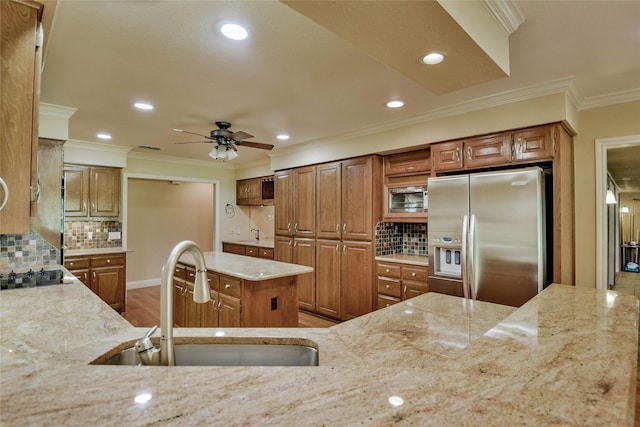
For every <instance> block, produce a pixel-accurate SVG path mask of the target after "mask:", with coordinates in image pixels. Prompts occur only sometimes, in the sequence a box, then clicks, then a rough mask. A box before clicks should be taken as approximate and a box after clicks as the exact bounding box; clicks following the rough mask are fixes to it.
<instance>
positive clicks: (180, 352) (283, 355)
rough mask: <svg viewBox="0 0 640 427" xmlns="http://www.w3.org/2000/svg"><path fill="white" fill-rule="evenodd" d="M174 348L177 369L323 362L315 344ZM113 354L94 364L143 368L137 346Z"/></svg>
mask: <svg viewBox="0 0 640 427" xmlns="http://www.w3.org/2000/svg"><path fill="white" fill-rule="evenodd" d="M304 341H308V340H304ZM174 347H175V354H176V366H318V363H319V354H318V349H317V348H316V347H314V346H313V344H312V343H311V342H308V343H305V344H291V343H289V344H284V343H268V342H267V343H265V342H260V343H179V344H178V343H176V344H175V345H174ZM111 353H112V352H109V353H106V355H103V356H102V357H99V358H98V359H96V360H95V361H93V362H91V364H93V365H122V366H137V365H142V363H141V362H140V358H139V357H138V352H137V351H136V349H135V348H134V347H133V346H130V347H127V348H125V349H124V350H121V351H119V352H116V353H115V354H111ZM105 356H106V358H105Z"/></svg>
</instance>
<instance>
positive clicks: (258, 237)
mask: <svg viewBox="0 0 640 427" xmlns="http://www.w3.org/2000/svg"><path fill="white" fill-rule="evenodd" d="M251 231H255V232H256V240H260V230H258V229H257V228H252V229H251V230H249V232H251Z"/></svg>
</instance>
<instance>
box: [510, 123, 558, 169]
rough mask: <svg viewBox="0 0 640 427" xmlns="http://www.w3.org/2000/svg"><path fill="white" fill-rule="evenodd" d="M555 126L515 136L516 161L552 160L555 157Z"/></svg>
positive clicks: (521, 132)
mask: <svg viewBox="0 0 640 427" xmlns="http://www.w3.org/2000/svg"><path fill="white" fill-rule="evenodd" d="M557 136H558V135H557V130H556V128H555V126H538V127H534V128H530V129H525V130H522V131H520V132H515V133H514V134H513V144H514V147H513V149H514V152H515V153H514V156H515V161H518V162H527V161H534V160H550V159H551V158H552V157H553V151H554V140H555V139H557Z"/></svg>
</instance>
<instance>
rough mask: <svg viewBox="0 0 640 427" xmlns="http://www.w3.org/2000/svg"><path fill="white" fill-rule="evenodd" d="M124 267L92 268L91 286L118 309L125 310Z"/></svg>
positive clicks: (104, 299) (105, 300)
mask: <svg viewBox="0 0 640 427" xmlns="http://www.w3.org/2000/svg"><path fill="white" fill-rule="evenodd" d="M124 286H125V277H124V267H122V266H115V267H107V268H94V269H92V270H91V288H92V289H93V290H94V292H95V293H96V294H98V296H99V297H100V298H102V300H103V301H104V302H106V303H107V304H109V305H110V306H111V307H112V308H113V309H114V310H116V311H124V292H125V289H124Z"/></svg>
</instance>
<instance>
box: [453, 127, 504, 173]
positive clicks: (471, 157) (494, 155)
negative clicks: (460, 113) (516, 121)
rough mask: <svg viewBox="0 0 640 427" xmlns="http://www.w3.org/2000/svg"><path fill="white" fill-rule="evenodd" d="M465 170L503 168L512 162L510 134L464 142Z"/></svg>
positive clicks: (482, 137)
mask: <svg viewBox="0 0 640 427" xmlns="http://www.w3.org/2000/svg"><path fill="white" fill-rule="evenodd" d="M464 150H465V151H464V152H465V156H466V158H465V160H464V166H465V168H479V167H484V166H501V165H506V164H508V163H510V162H511V138H510V134H507V133H501V134H497V135H487V136H481V137H478V138H473V139H469V140H466V141H464Z"/></svg>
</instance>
